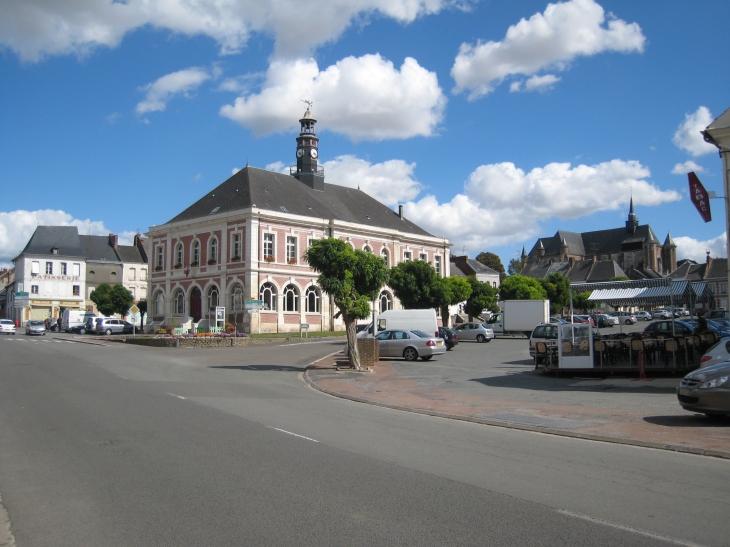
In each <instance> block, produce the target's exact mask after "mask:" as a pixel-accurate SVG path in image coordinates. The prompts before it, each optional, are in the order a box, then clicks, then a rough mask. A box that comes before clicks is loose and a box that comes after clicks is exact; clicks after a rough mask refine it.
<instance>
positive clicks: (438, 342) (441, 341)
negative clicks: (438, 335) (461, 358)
mask: <svg viewBox="0 0 730 547" xmlns="http://www.w3.org/2000/svg"><path fill="white" fill-rule="evenodd" d="M436 345H437V346H443V345H444V341H443V340H439V341H437V342H436Z"/></svg>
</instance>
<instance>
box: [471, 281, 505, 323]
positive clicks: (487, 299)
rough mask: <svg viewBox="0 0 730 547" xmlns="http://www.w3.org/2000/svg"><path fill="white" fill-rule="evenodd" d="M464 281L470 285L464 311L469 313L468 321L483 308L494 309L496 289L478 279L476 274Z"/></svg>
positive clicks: (479, 313) (480, 312)
mask: <svg viewBox="0 0 730 547" xmlns="http://www.w3.org/2000/svg"><path fill="white" fill-rule="evenodd" d="M466 281H467V282H468V283H469V285H470V286H471V294H470V295H469V298H468V299H467V301H466V306H465V307H464V311H466V313H467V314H468V315H469V321H471V320H472V318H473V317H474V316H478V315H481V314H482V312H483V311H484V310H492V311H495V309H496V307H495V303H494V299H495V298H496V296H497V289H495V288H494V287H492V286H491V285H490V284H489V283H483V282H481V281H479V280H478V279H477V278H476V276H473V275H470V276H469V277H467V278H466Z"/></svg>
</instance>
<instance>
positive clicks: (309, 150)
mask: <svg viewBox="0 0 730 547" xmlns="http://www.w3.org/2000/svg"><path fill="white" fill-rule="evenodd" d="M304 102H305V103H307V111H306V112H305V113H304V117H303V118H302V119H301V120H299V124H300V131H299V136H298V137H297V165H296V170H295V169H294V168H292V169H291V174H292V175H294V176H295V177H296V178H297V179H299V181H300V182H303V183H304V184H306V185H307V186H309V187H310V188H312V189H313V190H318V191H320V192H324V169H323V168H322V167H320V166H319V165H317V158H318V157H319V139H318V138H317V135H315V133H314V126H315V125H316V123H317V120H315V119H314V118H313V117H312V112H311V110H310V109H311V108H312V101H304Z"/></svg>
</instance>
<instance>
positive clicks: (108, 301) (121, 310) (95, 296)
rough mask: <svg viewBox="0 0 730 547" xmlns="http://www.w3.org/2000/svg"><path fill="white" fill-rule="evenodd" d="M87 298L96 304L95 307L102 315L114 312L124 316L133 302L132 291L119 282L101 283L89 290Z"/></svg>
mask: <svg viewBox="0 0 730 547" xmlns="http://www.w3.org/2000/svg"><path fill="white" fill-rule="evenodd" d="M89 299H90V300H91V301H92V302H93V303H94V304H96V308H97V309H98V310H99V313H101V314H102V315H114V314H115V313H117V314H119V315H121V316H122V317H124V316H125V315H127V313H128V312H129V308H131V307H132V304H133V303H134V298H132V293H131V292H129V291H128V290H127V289H125V288H124V287H123V286H122V285H121V284H119V283H117V284H116V285H113V286H112V285H109V284H108V283H102V284H101V285H99V286H98V287H97V288H96V289H94V290H93V291H91V294H90V295H89Z"/></svg>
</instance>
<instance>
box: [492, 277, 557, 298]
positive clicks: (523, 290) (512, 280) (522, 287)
mask: <svg viewBox="0 0 730 547" xmlns="http://www.w3.org/2000/svg"><path fill="white" fill-rule="evenodd" d="M499 296H500V297H501V298H502V300H546V299H547V292H545V289H544V288H543V286H542V285H541V284H540V282H539V281H538V280H537V279H533V278H532V277H526V276H524V275H511V276H509V277H508V278H506V279H505V280H504V281H502V284H501V285H500V287H499Z"/></svg>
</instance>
